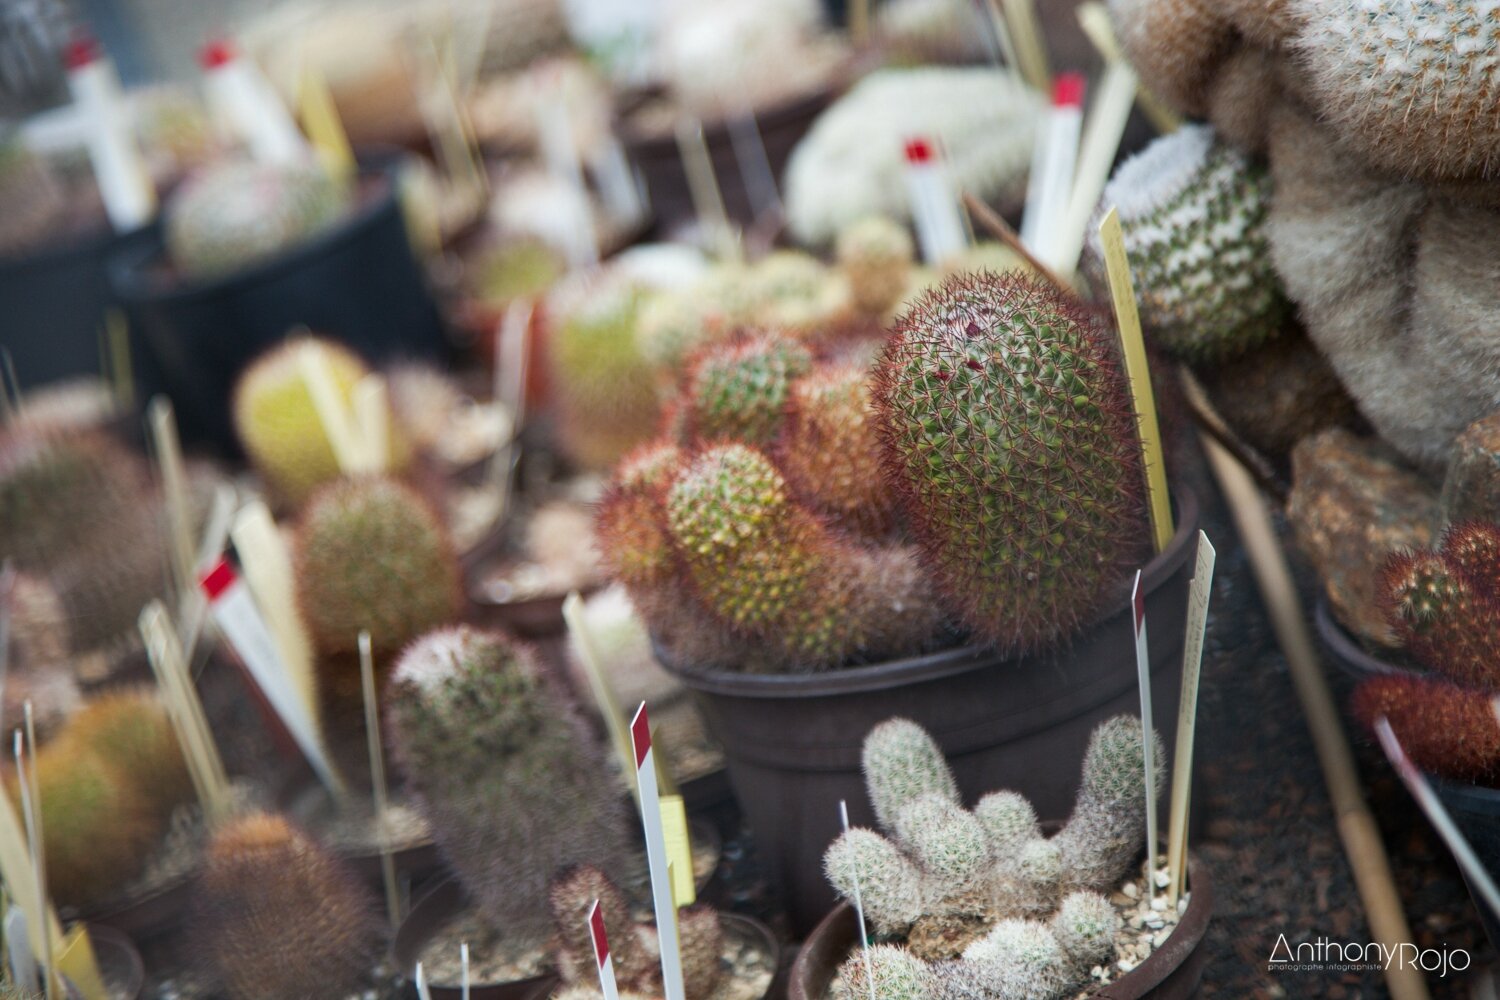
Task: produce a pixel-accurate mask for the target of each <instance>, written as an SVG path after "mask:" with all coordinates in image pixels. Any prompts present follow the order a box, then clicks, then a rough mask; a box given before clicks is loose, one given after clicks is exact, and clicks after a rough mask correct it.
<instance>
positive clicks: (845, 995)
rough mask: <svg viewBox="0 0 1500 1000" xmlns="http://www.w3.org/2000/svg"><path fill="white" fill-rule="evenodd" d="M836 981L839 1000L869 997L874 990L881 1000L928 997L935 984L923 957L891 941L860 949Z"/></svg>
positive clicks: (841, 970)
mask: <svg viewBox="0 0 1500 1000" xmlns="http://www.w3.org/2000/svg"><path fill="white" fill-rule="evenodd" d="M867 956H868V961H866V957H867ZM836 982H837V991H836V993H835V998H836V1000H868V998H869V997H870V995H871V993H872V992H873V994H874V995H875V996H876V997H879V998H880V1000H928V998H930V997H932V996H933V986H934V983H933V979H932V973H931V972H930V971H929V969H928V968H927V966H926V964H925V963H924V962H922V960H921V959H919V958H915V957H914V956H913V955H912V954H911V953H910V952H908V951H906V950H904V949H902V948H897V947H895V946H893V945H888V944H877V945H872V946H871V947H870V948H869V950H868V952H866V951H865V950H863V949H861V950H859V951H856V952H855V954H854V956H853V957H852V958H850V959H849V960H848V961H847V962H845V963H844V964H843V966H842V967H841V968H840V969H839V978H838V980H837V981H836Z"/></svg>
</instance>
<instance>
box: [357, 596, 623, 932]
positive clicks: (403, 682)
mask: <svg viewBox="0 0 1500 1000" xmlns="http://www.w3.org/2000/svg"><path fill="white" fill-rule="evenodd" d="M548 684H549V682H548V680H547V679H546V678H545V677H544V676H543V675H542V672H541V667H540V666H539V664H538V663H537V660H536V657H535V654H534V653H533V652H532V651H531V650H530V649H529V648H527V647H525V646H522V645H519V644H516V643H513V642H512V641H511V640H509V639H507V638H506V637H505V636H503V635H500V634H499V633H493V632H482V631H478V630H475V629H472V628H469V627H467V626H459V627H456V628H448V629H441V630H439V631H436V632H432V633H429V634H428V635H426V636H423V637H422V638H421V639H419V640H418V641H417V642H415V643H413V644H412V645H411V646H410V647H409V648H408V649H407V650H406V652H405V653H403V654H402V656H401V659H400V661H399V662H398V663H397V666H396V670H395V672H394V674H393V675H392V677H391V681H390V684H389V686H388V689H387V691H386V694H385V713H386V718H387V720H388V724H389V729H390V734H391V741H392V744H393V748H394V751H395V759H396V762H397V764H398V765H399V766H400V768H401V771H402V773H403V774H404V775H405V777H406V782H407V787H408V789H410V790H411V791H412V792H413V793H414V795H415V796H416V798H417V801H418V803H419V805H420V807H421V809H422V810H423V812H424V813H425V814H426V816H427V818H428V820H429V822H430V823H431V826H432V829H433V831H434V835H435V836H436V838H437V842H438V845H439V847H440V848H441V850H442V852H443V854H444V856H445V858H446V859H447V861H448V862H449V864H450V865H451V866H452V867H453V870H454V871H455V872H456V873H457V874H458V877H459V879H460V880H461V881H462V882H463V884H464V887H465V888H466V889H467V890H468V893H469V895H470V897H471V898H472V899H473V900H474V903H475V905H476V907H477V908H478V910H479V912H480V913H481V914H482V916H483V917H484V918H485V919H486V920H487V921H489V922H490V924H491V925H492V926H494V927H501V928H505V929H506V930H507V931H508V932H518V931H517V929H518V928H536V927H538V926H539V923H538V922H539V921H543V922H544V921H545V918H546V902H547V881H548V879H549V878H550V877H551V875H552V874H553V873H554V872H556V871H557V870H558V869H559V868H561V867H563V866H566V865H569V864H576V863H580V862H585V861H586V862H589V863H591V864H595V865H598V866H599V867H601V868H603V869H604V870H606V871H614V870H618V869H617V867H616V866H617V865H618V863H619V861H620V859H621V858H622V857H623V856H624V845H623V840H624V832H625V829H626V825H625V816H624V813H623V810H622V805H621V802H620V797H619V793H618V789H617V788H616V787H615V786H614V784H613V779H612V778H611V777H610V774H609V770H608V769H607V768H606V767H605V766H604V758H603V753H602V750H601V748H600V747H599V746H598V745H597V742H596V740H595V739H594V737H593V735H592V734H591V733H590V732H589V731H588V730H587V729H586V728H585V727H584V725H583V723H582V720H581V719H579V718H578V717H577V715H576V714H575V713H574V712H573V710H572V709H571V707H570V706H569V705H568V704H567V703H566V702H564V701H563V700H562V698H561V697H560V695H559V694H558V693H557V692H556V691H555V690H553V689H552V688H550V687H549V686H548Z"/></svg>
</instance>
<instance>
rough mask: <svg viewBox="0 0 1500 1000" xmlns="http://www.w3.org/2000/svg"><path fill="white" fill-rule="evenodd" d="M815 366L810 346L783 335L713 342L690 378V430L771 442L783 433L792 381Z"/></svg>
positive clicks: (686, 417)
mask: <svg viewBox="0 0 1500 1000" xmlns="http://www.w3.org/2000/svg"><path fill="white" fill-rule="evenodd" d="M811 366H812V355H811V354H810V353H809V352H808V350H807V348H806V347H804V346H803V345H802V344H800V343H798V342H797V341H795V340H792V339H791V338H789V337H786V336H784V335H782V334H776V333H760V334H753V335H750V336H748V337H745V338H743V339H741V340H739V341H737V342H734V343H730V344H725V345H720V346H715V347H711V348H709V349H708V350H707V351H706V352H705V353H704V354H703V355H702V356H701V357H700V358H699V359H698V360H697V362H696V364H694V365H693V367H692V371H691V372H690V373H689V375H688V378H687V391H686V392H685V393H684V399H685V407H686V410H685V412H684V413H683V422H684V424H685V429H686V430H687V432H688V434H689V435H690V437H691V438H694V439H697V440H701V441H717V440H720V439H724V438H733V439H735V440H738V441H741V442H743V443H745V444H753V445H757V446H765V445H769V444H770V443H771V442H773V441H774V440H775V439H776V437H777V435H778V434H780V432H781V427H782V423H783V420H784V418H785V416H786V408H787V398H788V396H789V395H790V392H791V385H792V382H793V380H794V379H797V378H799V377H801V376H802V375H805V374H806V373H807V371H808V369H809V368H810V367H811Z"/></svg>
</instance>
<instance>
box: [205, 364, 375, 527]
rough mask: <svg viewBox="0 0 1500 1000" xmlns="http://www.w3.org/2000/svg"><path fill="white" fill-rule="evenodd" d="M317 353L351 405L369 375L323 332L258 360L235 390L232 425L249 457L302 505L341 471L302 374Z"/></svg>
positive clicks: (289, 499) (283, 494)
mask: <svg viewBox="0 0 1500 1000" xmlns="http://www.w3.org/2000/svg"><path fill="white" fill-rule="evenodd" d="M307 352H311V353H312V354H314V355H316V356H317V358H318V363H319V364H321V365H322V366H323V367H324V370H325V371H327V373H328V375H329V380H330V381H331V382H332V383H333V387H334V391H335V393H336V395H337V398H338V401H339V402H340V403H341V404H343V405H344V406H345V407H346V408H352V406H353V399H354V387H355V386H357V385H358V384H359V382H360V380H361V379H362V378H364V377H365V376H366V375H369V374H370V369H369V368H368V367H366V365H365V363H364V361H363V360H362V359H361V358H360V357H359V355H357V354H355V353H354V352H353V351H351V350H349V349H348V348H347V347H344V346H342V345H341V344H337V343H335V342H333V341H331V340H324V339H322V338H320V337H293V338H291V339H289V340H287V341H286V342H285V343H284V344H280V345H278V346H276V347H274V348H272V349H271V350H269V351H266V352H265V353H264V354H262V355H261V356H260V357H258V358H257V359H255V361H253V362H252V363H251V364H250V365H249V366H248V367H247V368H246V369H245V370H244V372H243V373H242V374H241V375H240V378H239V382H238V384H237V385H236V386H235V390H234V402H233V409H232V412H233V416H234V429H235V433H236V435H238V437H239V441H240V444H241V445H242V446H243V447H244V449H245V452H246V454H248V455H249V456H250V461H251V462H253V463H254V464H255V467H256V469H257V470H259V471H260V473H261V475H262V476H264V477H265V479H266V482H267V483H268V484H269V485H270V487H271V489H272V490H274V491H275V493H276V495H277V496H278V497H280V498H281V499H282V500H284V501H285V502H286V503H287V504H288V505H289V506H291V507H298V506H301V505H302V503H303V502H305V501H306V500H307V498H308V497H309V496H311V495H312V493H313V491H314V490H316V489H317V488H318V487H319V486H322V485H323V484H324V483H329V482H332V481H333V480H335V479H337V478H338V477H339V474H340V470H339V463H338V458H337V457H336V456H335V454H334V450H333V445H332V444H330V443H329V440H328V434H327V432H326V431H325V430H324V429H323V422H322V420H320V419H319V417H318V410H317V407H316V405H315V404H314V403H313V396H312V390H311V389H309V388H308V384H307V380H306V379H305V378H304V376H303V361H302V356H303V354H304V353H307Z"/></svg>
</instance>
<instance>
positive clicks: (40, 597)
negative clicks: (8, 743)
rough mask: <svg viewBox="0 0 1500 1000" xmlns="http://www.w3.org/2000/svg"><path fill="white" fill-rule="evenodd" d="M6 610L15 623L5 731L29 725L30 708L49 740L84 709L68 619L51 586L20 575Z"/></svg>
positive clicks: (2, 715)
mask: <svg viewBox="0 0 1500 1000" xmlns="http://www.w3.org/2000/svg"><path fill="white" fill-rule="evenodd" d="M0 609H3V612H0V613H3V614H4V616H5V617H6V620H7V621H9V623H10V632H9V635H8V636H7V641H6V648H5V650H4V651H0V658H3V659H4V660H5V662H6V664H7V666H6V674H5V688H4V702H3V705H0V729H3V731H4V732H7V733H8V732H13V731H14V730H15V728H16V727H17V726H21V725H24V724H25V721H26V715H25V713H26V703H27V702H30V703H31V707H32V715H33V718H34V720H35V724H36V728H37V732H38V733H39V734H41V735H44V736H45V735H46V734H49V733H50V732H51V731H52V730H53V729H54V728H56V727H57V726H58V725H59V724H60V723H62V721H63V720H64V719H66V718H67V716H68V715H70V714H71V713H72V712H73V710H74V709H76V708H77V707H78V703H79V701H80V700H81V698H82V695H81V694H80V692H79V690H78V682H77V681H76V680H74V678H73V666H72V663H71V662H70V661H69V659H68V652H69V648H70V643H71V640H70V637H69V630H68V619H67V615H66V613H65V612H64V610H63V606H62V601H61V600H59V599H58V596H57V592H56V591H55V590H54V589H53V588H52V586H51V585H50V584H48V583H47V581H46V580H44V579H41V578H39V577H34V576H31V575H30V574H28V573H17V574H16V575H15V576H14V577H13V578H12V581H11V585H10V587H9V589H5V588H3V587H0Z"/></svg>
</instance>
